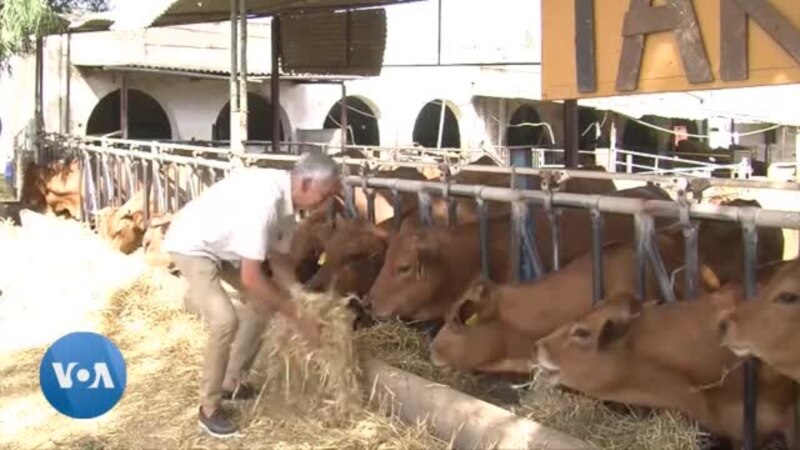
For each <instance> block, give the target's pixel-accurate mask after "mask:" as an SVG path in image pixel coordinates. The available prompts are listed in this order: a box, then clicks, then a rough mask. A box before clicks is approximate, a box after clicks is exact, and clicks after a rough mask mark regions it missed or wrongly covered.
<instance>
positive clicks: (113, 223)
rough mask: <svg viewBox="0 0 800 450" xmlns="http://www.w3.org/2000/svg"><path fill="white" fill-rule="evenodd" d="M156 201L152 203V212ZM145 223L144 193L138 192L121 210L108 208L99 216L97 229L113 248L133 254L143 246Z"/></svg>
mask: <svg viewBox="0 0 800 450" xmlns="http://www.w3.org/2000/svg"><path fill="white" fill-rule="evenodd" d="M154 203H155V202H154V200H151V201H150V208H151V211H152V210H153V209H154ZM145 227H146V224H145V222H144V192H143V191H141V190H140V191H137V192H136V193H135V194H134V195H133V196H132V197H131V198H129V199H128V201H126V202H125V204H123V205H122V206H120V207H119V208H116V207H106V208H103V209H102V210H101V212H100V213H99V214H98V220H97V224H96V229H97V231H98V234H100V236H102V237H103V238H105V239H107V240H108V241H109V242H110V243H111V246H112V247H113V248H115V249H117V250H119V251H121V252H122V253H125V254H130V253H133V252H134V251H135V250H136V249H137V248H139V247H140V246H141V245H142V239H143V237H144V234H145Z"/></svg>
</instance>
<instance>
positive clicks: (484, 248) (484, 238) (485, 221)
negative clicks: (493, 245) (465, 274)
mask: <svg viewBox="0 0 800 450" xmlns="http://www.w3.org/2000/svg"><path fill="white" fill-rule="evenodd" d="M475 201H476V202H477V204H478V221H479V225H480V228H479V231H478V236H479V242H480V247H481V274H482V275H483V277H484V278H489V209H488V208H487V205H486V201H485V200H484V199H482V198H477V199H475Z"/></svg>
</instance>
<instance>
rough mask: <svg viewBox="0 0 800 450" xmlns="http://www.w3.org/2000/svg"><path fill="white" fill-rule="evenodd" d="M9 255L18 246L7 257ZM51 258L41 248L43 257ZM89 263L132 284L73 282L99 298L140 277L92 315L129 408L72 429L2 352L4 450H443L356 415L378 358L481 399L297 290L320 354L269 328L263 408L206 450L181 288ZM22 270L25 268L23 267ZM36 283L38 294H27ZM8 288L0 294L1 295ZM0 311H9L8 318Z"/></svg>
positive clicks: (11, 233) (602, 426)
mask: <svg viewBox="0 0 800 450" xmlns="http://www.w3.org/2000/svg"><path fill="white" fill-rule="evenodd" d="M69 226H73V224H69ZM86 231H88V230H86ZM20 235H23V236H25V237H24V239H29V240H30V241H35V240H36V238H38V239H41V235H39V236H36V234H35V233H33V232H31V231H28V230H22V229H20V228H18V227H12V226H9V225H7V224H0V242H2V243H3V253H4V256H5V255H9V254H11V253H7V252H9V249H18V250H19V251H17V253H15V254H17V255H19V253H20V252H22V253H23V254H22V256H18V257H19V258H23V259H25V258H28V259H32V258H31V257H30V256H26V255H25V254H24V252H25V251H27V252H29V253H30V252H31V250H30V248H31V247H32V246H35V245H36V244H35V242H33V243H25V244H24V245H23V244H21V242H22V238H21V237H20ZM72 235H73V236H74V233H73V234H72ZM73 239H74V238H73ZM87 239H88V238H87ZM59 241H63V239H62V240H59V239H54V240H53V241H50V242H49V243H48V245H50V247H49V248H50V249H52V245H56V244H57V243H58V242H59ZM6 242H16V244H11V245H10V246H9V245H6V244H5V243H6ZM93 244H96V242H93ZM48 245H44V246H41V248H42V249H43V250H42V253H44V249H45V248H48ZM70 245H76V244H74V243H72V244H70ZM15 246H16V247H15ZM95 247H96V248H99V247H97V246H95ZM82 248H83V249H84V250H83V251H82V252H76V251H75V250H72V251H71V252H70V251H65V252H64V253H65V254H66V256H64V259H63V260H56V261H54V262H53V263H52V267H51V264H45V265H39V266H37V267H38V268H39V272H38V274H39V276H41V277H44V278H46V279H47V280H48V281H49V282H50V284H51V285H52V284H54V285H58V284H59V283H63V282H64V281H63V280H62V279H60V278H58V276H59V274H61V275H62V276H69V277H73V278H74V277H76V274H74V273H73V272H72V270H71V269H70V270H66V271H65V270H64V269H65V267H67V266H70V264H72V265H76V264H75V262H76V261H79V260H80V261H82V258H87V255H86V253H87V252H86V250H85V248H86V246H83V247H82ZM51 253H52V250H51ZM68 257H71V258H72V260H69V259H68ZM88 257H90V258H92V259H93V260H92V261H91V266H92V267H94V268H95V269H99V268H101V267H104V266H107V267H108V266H111V267H115V268H116V270H118V271H119V270H123V271H124V270H129V271H130V272H132V273H133V275H131V274H130V273H128V274H124V273H123V274H119V273H118V274H116V275H115V276H112V275H113V274H111V275H109V274H108V273H106V271H102V272H101V271H99V270H96V271H94V272H90V273H92V275H90V276H89V277H87V276H86V275H85V274H86V272H84V275H83V276H82V277H79V278H77V280H79V281H80V282H81V283H83V284H84V285H91V286H88V287H91V289H89V291H92V293H93V295H94V296H95V297H99V296H102V291H103V289H101V287H102V288H105V289H108V286H113V285H114V283H116V284H117V285H119V282H120V280H122V279H124V277H122V276H121V275H125V276H127V277H128V278H130V277H131V276H136V275H137V274H138V273H141V274H142V275H140V276H138V278H136V279H135V280H134V281H133V282H130V283H128V284H127V285H125V286H124V287H123V288H122V289H119V290H117V291H116V292H115V293H114V294H113V295H112V296H111V297H110V299H108V301H107V302H106V300H105V299H103V302H100V303H99V306H96V307H97V309H99V310H100V311H102V320H101V321H100V322H99V324H98V328H99V331H101V332H103V333H104V334H106V335H107V336H109V338H110V339H112V340H113V341H114V342H115V343H116V344H117V345H118V346H119V347H120V349H121V350H122V352H123V355H124V356H125V358H126V362H127V367H128V385H127V388H126V392H125V395H124V396H123V399H122V401H121V402H120V403H119V404H118V405H117V407H116V408H115V409H114V410H112V411H111V412H110V413H108V414H107V415H105V416H104V417H102V418H100V419H97V420H94V421H74V420H71V419H68V418H66V417H63V416H60V415H59V414H58V413H56V412H55V411H54V410H53V409H52V408H51V407H50V406H49V405H48V404H47V403H46V401H45V400H44V398H43V397H42V396H41V393H40V391H39V387H38V382H37V380H38V376H37V374H38V364H39V361H40V358H41V355H42V354H43V353H44V350H45V348H44V347H39V348H36V349H33V350H27V351H23V352H13V353H0V447H10V448H32V447H38V448H82V449H85V448H96V449H101V448H102V449H112V448H170V449H172V448H215V449H216V448H220V449H235V448H247V449H253V448H270V449H310V448H315V449H318V448H331V449H339V448H341V449H386V450H390V449H439V448H446V447H447V443H446V442H443V441H441V440H439V439H436V438H434V437H432V436H431V435H430V434H429V433H428V430H427V428H426V427H425V426H424V425H417V426H405V425H400V424H398V423H396V422H393V421H391V420H389V419H388V418H386V417H384V416H383V415H381V414H379V413H378V412H376V411H371V410H369V409H365V408H364V406H363V405H364V397H363V394H364V391H367V394H368V393H369V390H370V386H363V380H362V379H361V373H360V371H359V364H358V363H359V361H363V360H364V358H371V357H376V358H380V359H382V360H384V361H386V362H387V363H389V364H392V365H394V366H396V367H400V368H402V369H404V370H407V371H409V372H412V373H414V374H416V375H419V376H422V377H424V378H427V379H430V380H431V381H433V382H439V383H443V384H448V385H450V386H453V387H454V388H456V389H459V390H461V391H463V392H466V393H469V394H472V395H476V396H479V397H480V396H483V394H484V392H483V391H482V389H481V387H480V385H479V383H478V379H477V378H476V377H473V376H469V375H464V374H459V373H455V372H450V371H442V370H440V369H437V368H435V367H433V366H432V365H431V364H430V363H429V358H428V350H427V348H428V347H427V343H426V341H425V339H424V338H423V337H422V336H421V334H420V333H417V332H415V331H413V330H410V329H409V328H407V327H405V326H403V325H401V324H399V323H384V324H379V325H378V326H375V327H373V328H369V329H365V330H360V331H358V332H356V333H353V332H352V331H351V328H350V325H351V319H352V316H351V315H350V312H349V310H348V309H347V308H345V307H344V304H343V303H342V302H337V301H332V299H331V298H330V296H327V295H311V294H307V293H302V292H300V291H295V292H294V296H295V301H297V302H299V303H300V305H301V306H302V310H303V311H305V313H306V314H311V315H313V316H314V317H318V318H320V319H321V320H322V321H323V322H325V323H326V326H325V327H324V328H323V331H322V339H321V342H322V344H323V345H322V347H321V348H320V349H317V350H314V351H311V350H309V349H308V348H307V347H306V345H305V344H304V342H303V341H302V339H301V338H299V337H298V336H296V335H295V332H294V330H293V329H292V328H291V326H290V325H289V324H287V323H285V322H283V321H282V320H281V319H279V318H276V319H275V320H274V321H273V323H272V326H271V328H270V331H269V332H268V333H267V335H266V343H265V345H264V348H263V350H262V353H261V355H260V358H259V360H258V362H257V364H256V367H255V368H254V374H253V378H254V379H255V381H256V382H257V383H263V382H264V381H266V383H264V384H263V386H264V389H263V391H262V392H261V395H260V398H259V399H258V401H257V402H256V401H250V402H245V403H244V404H243V405H242V406H241V407H237V408H236V409H234V417H235V419H236V420H237V423H239V424H240V426H241V427H242V432H241V436H240V437H239V438H235V439H230V440H225V441H218V440H215V439H212V438H208V437H206V436H205V435H203V434H201V433H200V432H199V431H198V430H197V426H196V417H197V386H198V378H199V370H200V367H201V362H202V352H203V349H204V346H205V344H206V340H207V336H208V335H207V332H206V330H205V329H204V326H203V324H202V322H201V321H200V320H199V319H198V318H197V317H195V316H194V315H192V314H190V313H188V312H186V311H185V310H184V309H183V307H182V298H183V292H184V290H185V282H184V281H182V280H180V279H177V278H175V277H172V276H170V275H169V274H168V273H166V272H165V271H163V270H149V271H145V272H141V271H140V272H133V270H132V269H125V268H124V267H136V270H139V269H138V266H136V264H134V263H132V262H131V258H133V257H132V256H122V258H128V261H127V263H126V264H129V265H128V266H125V264H120V265H116V264H117V262H118V259H119V257H120V255H119V254H117V253H114V252H111V253H107V252H103V251H101V250H97V251H96V252H94V253H92V254H91V255H90V256H88ZM0 261H2V264H3V266H2V269H6V268H9V267H10V268H11V270H15V269H14V268H13V267H11V266H12V265H13V264H14V263H13V261H11V260H10V259H9V258H7V257H4V258H2V259H1V260H0ZM112 261H113V262H114V263H113V264H112V263H111V262H112ZM87 264H88V263H87ZM17 266H19V267H30V266H24V264H20V263H17ZM68 268H69V267H68ZM59 269H60V270H59ZM83 269H84V270H85V267H83ZM16 270H19V269H16ZM2 272H3V270H0V277H3V276H4V275H5V278H0V281H2V282H4V283H6V284H5V285H9V284H10V283H9V278H10V277H9V276H8V275H7V273H6V274H3V273H2ZM63 272H66V275H65V274H64V273H63ZM15 273H16V272H15ZM73 281H74V280H73ZM32 284H35V283H32V282H31V281H27V283H26V285H32ZM39 284H43V283H39ZM5 285H3V284H0V288H2V287H3V286H5ZM95 285H96V286H95ZM97 286H99V287H97ZM36 287H37V288H38V287H39V286H36ZM29 289H32V288H29ZM15 291H16V292H20V291H19V290H18V289H17V288H12V289H11V292H15ZM94 292H97V293H96V294H94ZM56 294H61V295H60V296H59V295H56ZM53 295H56V296H51V297H48V298H47V299H46V302H43V303H45V304H46V305H49V306H50V307H51V308H52V307H53V304H54V303H57V302H66V303H67V305H69V306H71V307H73V308H74V307H76V306H78V305H80V304H81V303H83V304H86V305H89V306H91V307H95V304H96V302H97V301H98V300H97V298H95V300H91V301H90V300H89V299H87V298H84V297H74V296H64V295H63V293H58V292H56V293H54V294H53ZM31 297H32V296H31V295H29V296H27V297H22V298H20V297H19V296H11V297H9V296H7V295H6V293H4V297H0V319H2V318H3V317H6V318H7V319H11V318H13V320H14V321H20V319H19V317H20V316H19V315H17V316H15V315H14V310H12V309H9V307H8V306H9V305H8V302H9V301H11V302H21V301H25V300H28V299H30V298H31ZM3 302H6V305H5V309H3ZM47 302H49V303H47ZM16 306H17V307H18V306H19V305H16ZM84 306H85V305H84ZM84 306H81V307H84ZM4 311H5V316H4ZM56 314H60V313H58V312H56ZM25 320H26V319H22V320H21V321H23V323H25V324H26V325H27V326H29V328H30V324H31V323H35V321H33V319H31V320H28V321H27V322H25ZM62 334H63V333H62ZM47 341H48V342H47V343H49V342H50V341H52V339H49V338H48V340H47ZM40 345H42V344H40ZM287 374H288V375H289V377H288V382H287V377H286V375H287ZM261 385H262V384H259V386H261ZM364 388H366V389H364ZM383 406H384V407H385V405H383ZM517 412H518V413H519V414H520V415H528V416H530V417H531V418H532V419H534V420H536V421H537V422H540V423H543V424H545V425H548V426H551V427H553V428H556V429H559V430H561V431H564V432H567V433H569V434H572V435H574V436H576V437H578V438H582V439H584V440H586V441H589V442H592V443H594V444H596V445H598V446H599V447H600V448H606V449H612V450H613V449H622V448H626V449H632V448H637V449H639V448H642V449H650V448H653V449H655V448H659V449H667V450H669V449H678V448H680V449H690V448H694V447H695V446H696V444H695V437H696V436H697V430H696V429H695V428H694V427H692V426H690V425H689V424H687V423H686V422H685V421H684V420H683V419H681V418H679V417H676V416H673V415H670V414H667V413H659V414H654V415H646V416H643V417H635V416H629V415H624V414H621V413H617V412H615V411H612V410H611V409H609V408H607V407H605V406H603V405H602V404H601V403H599V402H596V401H593V400H591V399H588V398H585V397H581V396H575V395H572V394H566V393H563V392H560V391H555V390H552V389H549V388H546V387H544V386H539V385H538V384H535V383H534V385H533V387H532V393H531V394H530V395H527V396H526V397H525V399H524V400H523V405H522V406H521V407H519V408H517Z"/></svg>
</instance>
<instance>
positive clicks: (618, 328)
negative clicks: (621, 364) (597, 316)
mask: <svg viewBox="0 0 800 450" xmlns="http://www.w3.org/2000/svg"><path fill="white" fill-rule="evenodd" d="M629 326H630V322H629V321H627V320H615V319H612V318H607V319H606V320H605V321H603V325H602V326H601V327H600V332H599V333H598V334H597V349H598V350H603V349H606V348H608V347H609V346H610V345H612V344H614V343H615V342H618V341H620V340H621V339H622V338H623V337H625V334H627V332H628V328H629Z"/></svg>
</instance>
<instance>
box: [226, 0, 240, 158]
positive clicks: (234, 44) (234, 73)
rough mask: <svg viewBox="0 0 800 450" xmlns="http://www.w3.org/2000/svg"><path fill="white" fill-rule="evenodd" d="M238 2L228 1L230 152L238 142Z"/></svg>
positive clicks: (234, 0)
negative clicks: (229, 25) (229, 33)
mask: <svg viewBox="0 0 800 450" xmlns="http://www.w3.org/2000/svg"><path fill="white" fill-rule="evenodd" d="M238 11H239V2H238V1H237V0H230V21H231V76H230V80H229V84H230V98H231V99H230V105H231V108H230V114H231V115H230V118H229V120H228V129H229V132H228V144H229V146H230V149H231V151H233V150H234V149H235V148H238V147H239V146H238V145H237V141H238V140H239V76H238V75H239V38H238V35H239V21H238V20H237V12H238Z"/></svg>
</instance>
